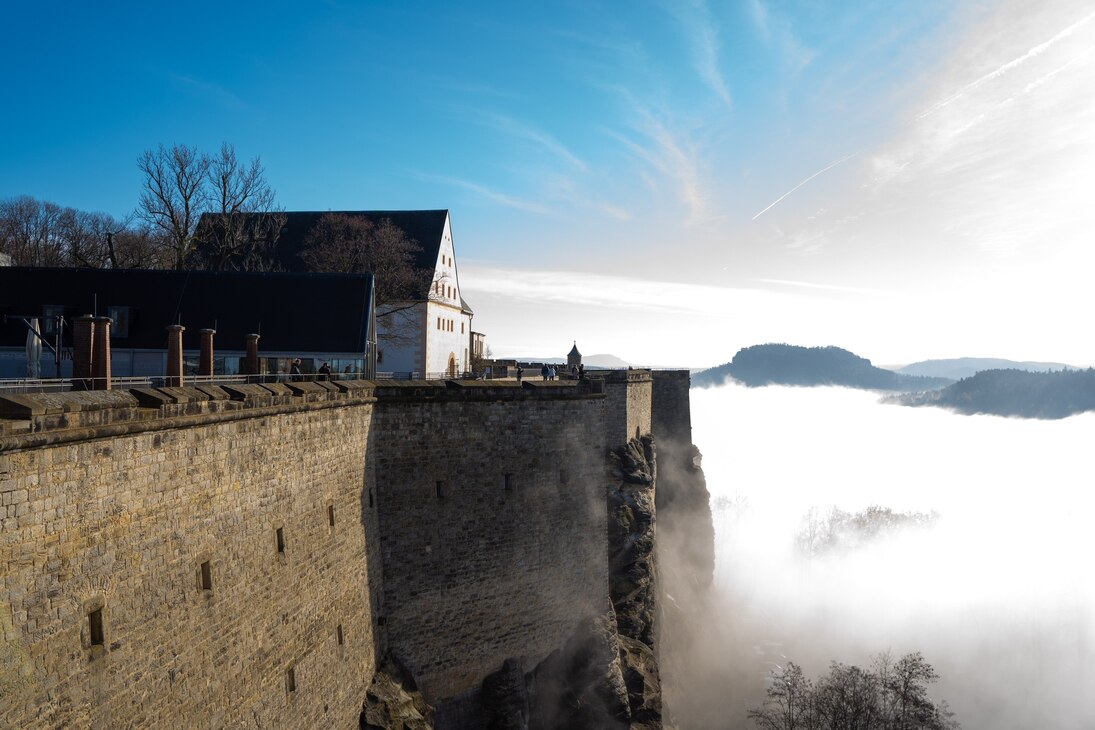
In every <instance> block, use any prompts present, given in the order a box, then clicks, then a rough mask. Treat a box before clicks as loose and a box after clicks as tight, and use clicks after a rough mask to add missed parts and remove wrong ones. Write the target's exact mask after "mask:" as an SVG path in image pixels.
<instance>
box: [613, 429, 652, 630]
mask: <svg viewBox="0 0 1095 730" xmlns="http://www.w3.org/2000/svg"><path fill="white" fill-rule="evenodd" d="M609 466H610V474H611V476H612V480H613V482H614V483H613V484H612V486H611V487H610V488H609V491H608V550H609V563H608V570H609V593H610V596H611V598H612V607H613V608H614V609H615V611H616V623H617V626H618V627H619V631H620V633H621V634H622V635H624V636H628V637H631V638H633V639H637V640H638V641H641V642H642V643H644V644H646V645H647V646H649V647H653V646H654V624H655V618H656V610H657V605H658V604H657V592H658V586H657V571H656V567H655V558H654V548H655V530H654V522H655V507H654V493H655V482H656V477H657V467H656V458H655V449H654V439H653V438H652V437H650V436H644V437H643V438H642V439H632V440H631V441H630V442H629V443H628V444H627V445H625V446H622V447H620V448H618V449H616V451H615V452H613V453H612V455H611V457H610V462H609Z"/></svg>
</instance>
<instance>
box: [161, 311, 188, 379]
mask: <svg viewBox="0 0 1095 730" xmlns="http://www.w3.org/2000/svg"><path fill="white" fill-rule="evenodd" d="M185 331H186V327H183V326H182V325H181V324H173V325H169V326H168V327H167V378H166V379H165V385H167V387H169V388H171V387H178V386H180V385H182V384H183V349H182V335H183V332H185Z"/></svg>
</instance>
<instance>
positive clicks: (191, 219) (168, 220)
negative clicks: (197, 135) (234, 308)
mask: <svg viewBox="0 0 1095 730" xmlns="http://www.w3.org/2000/svg"><path fill="white" fill-rule="evenodd" d="M211 164H212V161H211V159H210V158H209V156H207V155H204V154H200V153H199V152H198V150H197V148H195V147H187V146H185V145H179V144H177V145H174V146H173V147H171V148H170V149H169V148H166V147H164V146H163V145H160V146H159V147H158V148H157V149H155V150H146V151H145V152H143V153H142V154H141V156H140V157H138V158H137V167H138V169H140V171H141V173H142V175H143V176H144V180H143V183H142V188H143V190H142V192H141V197H140V201H139V207H138V212H139V214H140V216H141V217H142V218H143V219H144V220H145V221H146V222H147V223H148V224H149V225H151V226H154V227H156V228H158V229H159V230H160V231H161V232H162V233H163V239H162V241H163V243H164V245H165V246H166V248H167V250H168V252H169V253H170V254H171V258H172V265H173V266H174V267H175V268H176V269H182V268H184V267H185V266H186V262H187V258H188V257H189V256H190V253H191V249H192V248H193V245H194V229H195V228H196V227H197V224H198V220H199V219H200V218H201V214H202V211H203V210H204V209H205V206H206V204H207V201H208V189H207V187H206V179H207V176H208V174H209V169H210V165H211Z"/></svg>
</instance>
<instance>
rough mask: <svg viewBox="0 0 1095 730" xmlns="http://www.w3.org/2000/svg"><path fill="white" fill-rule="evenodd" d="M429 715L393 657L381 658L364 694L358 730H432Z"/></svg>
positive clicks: (421, 699) (421, 698)
mask: <svg viewBox="0 0 1095 730" xmlns="http://www.w3.org/2000/svg"><path fill="white" fill-rule="evenodd" d="M432 714H433V711H432V709H431V708H430V706H429V705H428V704H426V700H425V699H423V697H422V693H421V692H419V691H418V688H417V687H416V686H415V682H414V678H413V677H412V676H411V674H410V672H408V671H407V670H406V668H404V667H403V665H402V664H400V663H399V662H398V661H397V660H396V659H395V658H394V657H392V656H390V655H389V656H387V657H385V658H384V661H383V662H382V663H381V665H380V668H379V669H378V670H377V672H376V674H374V675H373V681H372V684H371V685H370V686H369V690H368V692H367V693H366V694H365V707H364V708H362V710H361V722H360V727H361V729H362V730H433V724H432V723H431V717H432Z"/></svg>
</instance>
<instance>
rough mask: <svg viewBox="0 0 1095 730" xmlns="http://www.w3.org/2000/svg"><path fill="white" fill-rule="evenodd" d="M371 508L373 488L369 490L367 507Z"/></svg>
mask: <svg viewBox="0 0 1095 730" xmlns="http://www.w3.org/2000/svg"><path fill="white" fill-rule="evenodd" d="M372 508H373V490H371V489H370V490H369V509H372Z"/></svg>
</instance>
